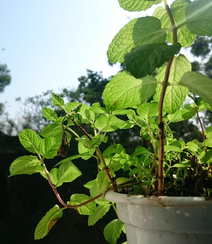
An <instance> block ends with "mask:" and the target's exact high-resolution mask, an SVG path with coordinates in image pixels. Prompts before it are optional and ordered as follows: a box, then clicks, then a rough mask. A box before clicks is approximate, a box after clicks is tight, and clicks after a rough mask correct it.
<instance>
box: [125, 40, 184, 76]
mask: <svg viewBox="0 0 212 244" xmlns="http://www.w3.org/2000/svg"><path fill="white" fill-rule="evenodd" d="M180 48H181V45H180V44H179V43H174V44H173V45H172V46H169V45H167V44H166V43H155V44H146V45H141V46H138V47H136V48H134V49H133V50H131V51H130V52H129V53H127V54H126V55H125V63H126V69H127V70H128V71H129V72H130V73H131V74H132V75H133V76H135V77H136V78H142V77H145V76H146V75H148V74H149V75H151V74H152V73H153V71H155V69H156V68H157V67H160V66H162V65H163V64H164V63H165V62H166V61H168V60H169V59H170V58H171V57H173V56H174V54H177V53H178V52H179V51H180Z"/></svg>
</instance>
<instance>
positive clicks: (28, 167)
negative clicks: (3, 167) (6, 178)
mask: <svg viewBox="0 0 212 244" xmlns="http://www.w3.org/2000/svg"><path fill="white" fill-rule="evenodd" d="M42 172H43V173H44V167H43V166H41V162H40V161H39V160H38V158H37V157H36V156H32V155H31V156H21V157H19V158H17V159H15V160H14V161H13V162H12V164H11V165H10V174H11V175H20V174H28V175H30V174H33V173H42Z"/></svg>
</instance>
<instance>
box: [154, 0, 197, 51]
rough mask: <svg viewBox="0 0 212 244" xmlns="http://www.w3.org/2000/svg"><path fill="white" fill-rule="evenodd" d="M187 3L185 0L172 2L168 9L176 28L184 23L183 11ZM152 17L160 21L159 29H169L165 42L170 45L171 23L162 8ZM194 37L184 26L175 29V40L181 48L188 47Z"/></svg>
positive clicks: (171, 41) (171, 37)
mask: <svg viewBox="0 0 212 244" xmlns="http://www.w3.org/2000/svg"><path fill="white" fill-rule="evenodd" d="M188 4H189V2H188V1H187V0H177V1H174V2H173V3H172V5H171V7H170V10H171V13H172V16H173V18H174V21H175V25H176V26H177V27H178V26H179V25H181V24H182V23H183V22H185V20H186V17H185V9H186V7H187V6H188ZM153 16H154V17H156V18H158V19H160V21H161V27H162V28H166V29H169V31H167V38H166V40H167V41H168V42H170V43H173V32H172V27H171V22H170V19H169V16H168V14H167V11H166V9H165V8H164V7H158V8H157V9H156V10H155V12H154V14H153ZM195 37H196V35H195V34H193V33H192V32H190V31H189V29H188V28H187V26H186V25H183V26H181V27H180V28H178V29H177V40H178V42H179V43H180V44H181V46H182V47H189V46H190V45H191V44H192V43H193V42H194V40H195Z"/></svg>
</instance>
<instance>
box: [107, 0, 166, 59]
mask: <svg viewBox="0 0 212 244" xmlns="http://www.w3.org/2000/svg"><path fill="white" fill-rule="evenodd" d="M131 2H132V1H131ZM165 39H166V32H165V31H162V30H161V23H160V20H159V19H157V18H155V17H149V16H147V17H141V18H138V19H133V20H131V21H130V22H129V23H128V24H126V25H125V26H124V27H123V28H122V29H121V30H120V31H119V32H118V34H117V35H116V36H115V37H114V38H113V40H112V42H111V44H110V45H109V48H108V51H107V56H108V60H109V61H110V62H112V63H116V62H120V63H123V62H124V56H125V54H127V53H128V52H129V51H130V50H131V49H132V48H135V47H137V46H139V45H142V44H150V43H163V42H164V41H165Z"/></svg>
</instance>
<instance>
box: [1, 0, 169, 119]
mask: <svg viewBox="0 0 212 244" xmlns="http://www.w3.org/2000/svg"><path fill="white" fill-rule="evenodd" d="M168 2H172V1H168ZM151 12H152V11H151ZM151 12H149V13H148V14H151ZM141 15H144V16H145V15H147V14H146V13H145V14H144V13H143V14H142V13H140V15H139V14H138V13H130V12H127V11H125V10H123V9H121V8H120V7H119V3H118V0H76V1H72V0H51V1H49V0H36V1H34V0H33V1H32V0H1V1H0V23H1V25H0V37H1V38H0V63H1V64H7V66H8V68H9V70H10V71H11V76H12V82H11V84H10V85H9V86H7V87H6V88H5V91H4V93H0V102H2V103H5V102H7V106H6V110H7V111H8V112H9V115H10V117H12V118H15V117H18V116H20V103H18V102H15V99H16V98H17V97H21V98H22V100H23V101H24V99H25V98H27V97H31V96H35V95H40V94H41V93H42V92H45V91H47V90H49V89H52V90H53V91H54V92H57V91H60V90H61V89H62V88H64V87H69V88H73V89H74V88H76V87H77V86H78V80H77V78H78V77H80V76H82V75H86V69H90V70H93V71H102V72H103V76H104V77H109V76H111V75H113V74H115V73H116V72H117V71H118V68H117V67H113V68H112V67H110V66H109V65H108V63H107V56H106V52H107V49H108V46H109V44H110V42H111V41H112V39H113V37H114V36H115V35H116V34H117V32H118V31H119V30H120V29H121V28H122V27H123V26H124V25H125V24H126V23H128V22H129V19H132V18H135V17H139V16H141ZM2 49H5V50H2Z"/></svg>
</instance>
